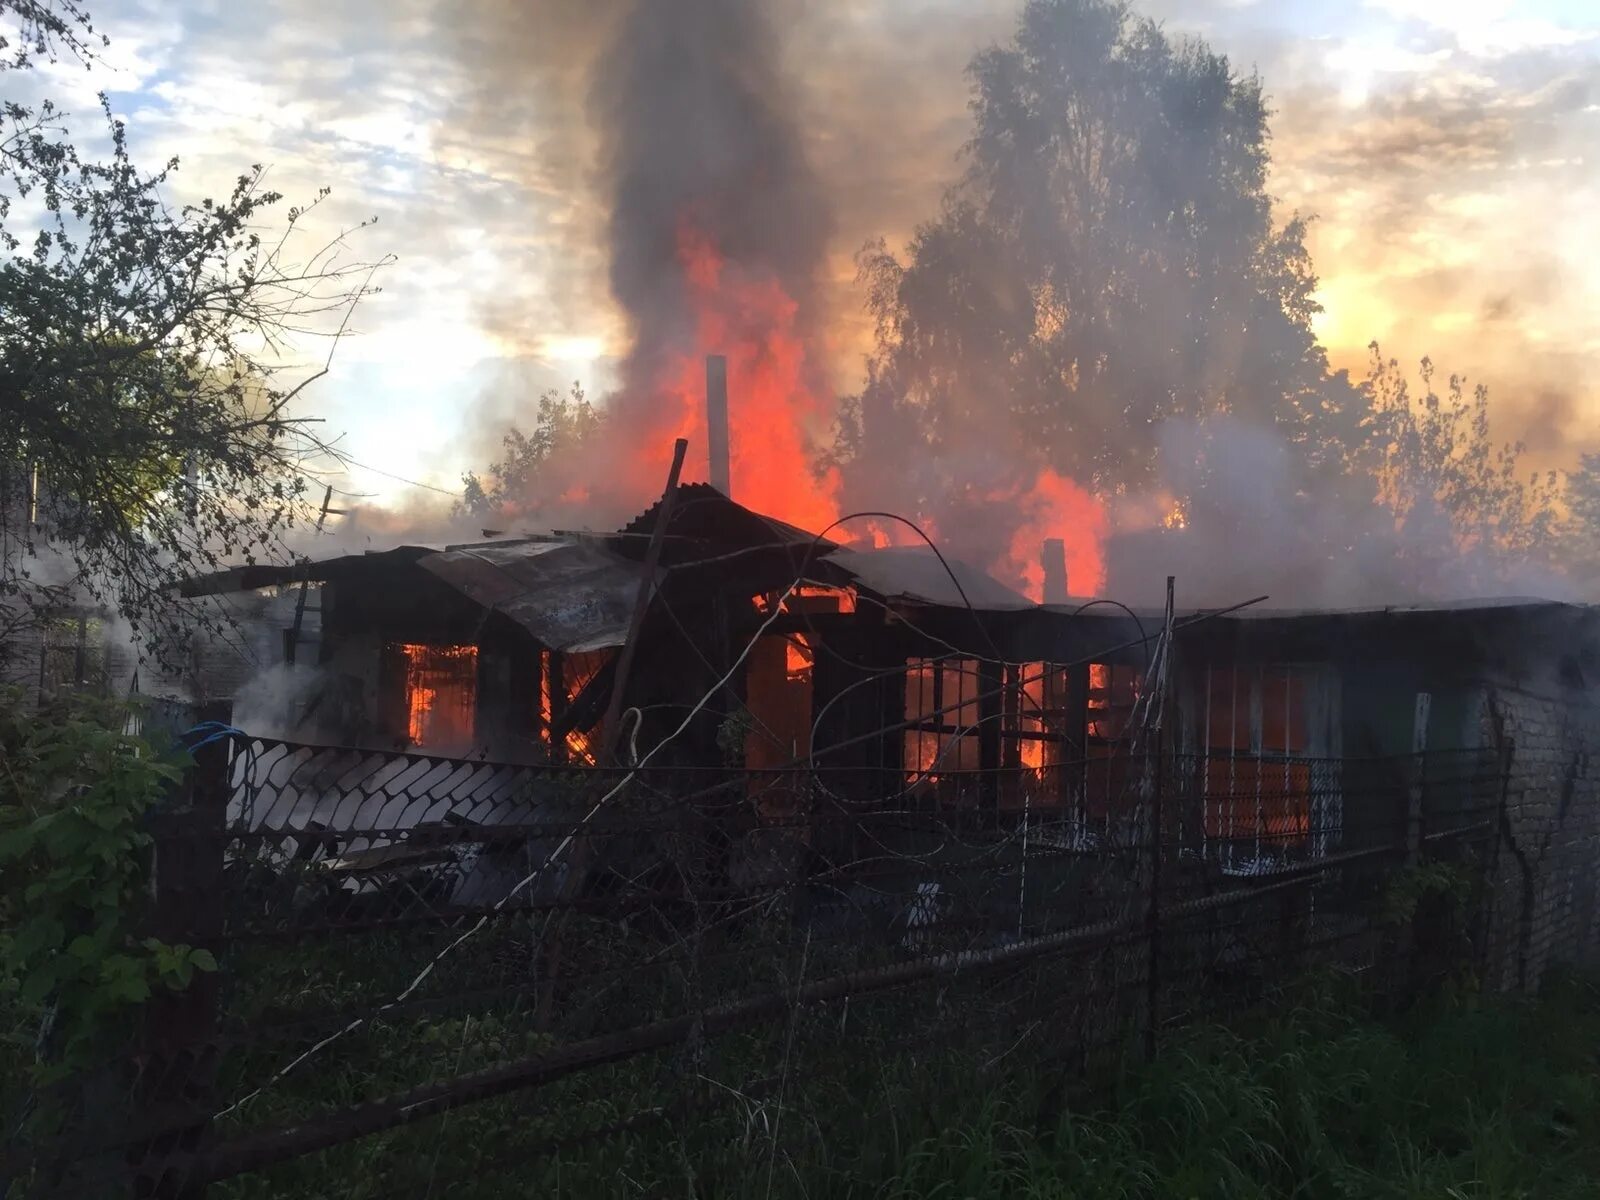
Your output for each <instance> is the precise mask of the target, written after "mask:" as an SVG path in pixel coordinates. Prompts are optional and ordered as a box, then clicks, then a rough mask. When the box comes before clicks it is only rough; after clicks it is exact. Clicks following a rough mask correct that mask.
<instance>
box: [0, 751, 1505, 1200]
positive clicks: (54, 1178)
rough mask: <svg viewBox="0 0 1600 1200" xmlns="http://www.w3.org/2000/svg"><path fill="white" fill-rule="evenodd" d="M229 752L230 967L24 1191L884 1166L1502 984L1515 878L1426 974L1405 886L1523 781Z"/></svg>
mask: <svg viewBox="0 0 1600 1200" xmlns="http://www.w3.org/2000/svg"><path fill="white" fill-rule="evenodd" d="M197 759H198V766H197V768H196V770H195V773H194V777H193V779H192V780H191V786H190V787H189V788H188V789H187V791H186V793H185V796H186V798H187V799H186V802H185V803H183V804H180V805H176V806H175V807H174V809H173V811H171V812H168V813H165V814H163V815H162V817H161V820H160V823H159V826H158V828H157V829H156V831H155V832H156V835H157V847H156V859H155V861H156V870H155V899H154V906H153V919H154V924H155V929H154V932H155V933H156V934H157V936H160V937H162V938H163V939H165V940H168V941H171V942H178V941H182V942H186V943H189V944H195V945H203V946H206V947H208V948H211V949H212V950H214V951H215V953H216V955H217V958H218V961H219V963H220V970H219V971H218V972H217V973H216V974H214V975H205V976H200V977H197V978H196V981H195V983H194V985H193V986H192V987H191V988H190V989H189V991H187V992H186V993H183V994H182V995H178V996H172V997H163V998H160V999H158V1000H156V1001H154V1002H152V1004H151V1005H150V1008H149V1011H148V1013H147V1014H146V1017H145V1020H144V1024H143V1027H142V1028H141V1029H140V1031H139V1035H138V1044H137V1045H136V1046H134V1047H132V1048H131V1049H130V1051H129V1053H128V1055H127V1056H126V1057H125V1058H123V1059H120V1060H118V1061H116V1062H113V1063H108V1064H107V1065H106V1069H105V1070H104V1071H102V1072H99V1073H98V1074H97V1075H95V1077H94V1078H92V1079H90V1080H75V1081H72V1083H71V1084H70V1086H71V1087H72V1088H75V1089H76V1091H75V1093H74V1095H75V1102H74V1104H73V1105H71V1106H69V1107H70V1111H71V1112H72V1113H73V1114H74V1116H73V1118H72V1119H71V1120H70V1121H68V1122H66V1124H65V1125H64V1126H63V1127H62V1128H59V1129H56V1130H49V1131H40V1132H36V1133H34V1134H33V1135H32V1144H31V1145H24V1146H23V1147H22V1152H21V1153H19V1154H17V1155H14V1156H13V1162H12V1166H11V1168H10V1169H9V1175H10V1178H11V1179H12V1181H13V1187H14V1189H15V1191H14V1194H15V1192H20V1194H23V1195H52V1194H61V1195H73V1196H84V1195H98V1194H108V1195H111V1194H115V1195H128V1194H137V1195H144V1196H185V1197H189V1196H200V1195H204V1196H207V1197H235V1196H237V1197H250V1196H267V1195H296V1196H330V1197H331V1196H349V1197H357V1196H359V1197H376V1196H401V1195H416V1196H426V1195H436V1194H439V1193H440V1192H442V1191H443V1190H444V1189H445V1188H446V1187H449V1186H458V1185H459V1184H460V1182H461V1181H462V1180H463V1179H470V1180H471V1185H472V1186H471V1194H472V1195H474V1196H494V1195H501V1194H504V1195H507V1196H511V1195H518V1196H520V1195H527V1194H533V1193H536V1192H538V1191H539V1190H540V1189H541V1187H559V1186H560V1185H561V1183H562V1181H564V1182H565V1185H566V1186H567V1187H569V1188H571V1187H576V1186H578V1183H579V1181H582V1180H583V1179H585V1178H588V1179H591V1180H597V1181H605V1180H609V1181H612V1182H615V1181H616V1180H617V1179H619V1178H624V1179H626V1180H628V1181H629V1183H630V1185H636V1187H630V1189H628V1190H635V1191H637V1192H641V1193H643V1194H651V1193H652V1192H654V1191H657V1190H664V1189H666V1188H667V1187H669V1186H670V1187H672V1188H674V1189H678V1190H682V1189H683V1188H684V1187H685V1186H686V1185H685V1183H684V1180H685V1178H686V1177H687V1178H690V1179H692V1180H693V1181H694V1184H695V1186H696V1187H698V1188H699V1189H700V1190H701V1191H702V1192H703V1193H705V1194H719V1193H738V1192H739V1191H740V1188H739V1187H738V1186H737V1183H736V1181H737V1180H739V1179H740V1178H742V1177H744V1176H743V1175H742V1173H748V1172H759V1173H760V1174H761V1177H762V1178H763V1179H764V1180H765V1181H766V1183H765V1185H764V1186H765V1190H767V1191H772V1190H773V1189H774V1188H776V1192H775V1193H774V1194H782V1191H783V1189H784V1187H785V1186H787V1178H788V1170H789V1167H788V1164H793V1163H795V1162H798V1161H802V1160H805V1161H812V1162H815V1161H819V1156H820V1160H826V1159H827V1158H828V1156H829V1155H832V1154H839V1153H841V1152H842V1147H845V1146H847V1145H849V1146H854V1147H855V1149H856V1151H858V1152H865V1151H863V1150H862V1145H863V1139H872V1138H888V1137H889V1136H890V1135H889V1134H888V1133H887V1132H886V1130H890V1129H892V1128H893V1127H895V1126H896V1125H897V1123H898V1120H899V1117H900V1116H908V1115H909V1114H910V1113H911V1112H912V1111H913V1110H916V1111H932V1108H931V1107H930V1106H932V1105H935V1104H936V1101H937V1097H938V1095H939V1094H940V1093H941V1092H948V1091H950V1090H952V1089H956V1090H960V1089H971V1088H973V1087H976V1086H982V1085H983V1082H984V1081H985V1080H990V1079H993V1078H995V1077H997V1076H998V1075H1000V1074H1003V1073H1005V1072H1009V1071H1012V1070H1017V1069H1028V1070H1035V1071H1037V1070H1049V1071H1054V1072H1057V1073H1059V1075H1060V1077H1061V1078H1062V1079H1065V1080H1079V1079H1089V1078H1092V1077H1093V1076H1094V1074H1095V1072H1096V1071H1097V1070H1099V1069H1100V1068H1101V1067H1103V1066H1105V1065H1107V1064H1109V1063H1111V1062H1113V1061H1115V1060H1116V1059H1117V1058H1119V1057H1120V1056H1121V1055H1122V1054H1124V1053H1126V1052H1128V1051H1129V1050H1134V1051H1143V1052H1152V1051H1154V1050H1156V1049H1157V1048H1158V1045H1159V1042H1160V1040H1161V1038H1162V1037H1163V1035H1164V1033H1165V1032H1166V1031H1167V1030H1168V1029H1170V1028H1172V1027H1173V1026H1175V1025H1177V1024H1180V1023H1182V1022H1187V1021H1194V1020H1198V1019H1202V1018H1216V1017H1228V1016H1230V1015H1234V1014H1238V1013H1241V1012H1245V1011H1248V1010H1249V1008H1250V1007H1251V1006H1252V1005H1255V1004H1258V1003H1260V1002H1261V1001H1262V1000H1263V998H1264V997H1266V996H1268V995H1270V994H1271V993H1272V991H1273V989H1274V988H1276V987H1278V986H1280V985H1282V984H1283V983H1285V982H1287V981H1290V980H1293V979H1295V978H1298V977H1300V976H1302V975H1303V974H1304V973H1305V972H1306V971H1308V970H1309V969H1311V968H1313V967H1316V966H1318V965H1319V964H1324V965H1338V966H1340V967H1342V968H1344V969H1346V970H1349V971H1354V972H1361V973H1365V974H1367V975H1369V976H1375V977H1380V982H1381V983H1382V986H1384V987H1407V986H1412V985H1414V984H1416V983H1417V979H1416V976H1417V973H1418V972H1424V973H1426V972H1437V971H1441V970H1451V969H1456V968H1460V967H1469V968H1471V967H1481V965H1482V964H1481V963H1478V962H1475V961H1474V958H1475V957H1476V956H1481V955H1482V954H1483V953H1485V952H1486V951H1485V947H1486V946H1487V944H1488V940H1489V939H1488V936H1487V933H1486V930H1487V929H1488V926H1489V923H1490V921H1491V914H1490V913H1489V911H1488V910H1489V907H1490V895H1489V892H1490V890H1491V889H1489V888H1487V886H1479V888H1478V892H1477V894H1476V895H1475V897H1474V899H1473V900H1472V903H1471V904H1469V905H1468V906H1467V908H1466V910H1465V911H1466V912H1467V914H1468V916H1467V918H1466V919H1465V920H1464V921H1463V922H1462V923H1460V926H1459V927H1458V928H1455V929H1454V930H1453V932H1452V933H1451V936H1450V937H1449V938H1438V937H1435V938H1432V939H1431V940H1429V942H1428V945H1427V947H1426V948H1425V949H1426V951H1427V952H1426V953H1424V952H1423V949H1424V947H1422V946H1421V941H1420V940H1419V939H1415V938H1411V937H1409V935H1408V934H1407V933H1406V932H1405V930H1404V929H1403V928H1401V927H1399V926H1397V925H1396V924H1395V923H1394V922H1393V921H1391V920H1390V919H1388V916H1387V915H1386V910H1385V897H1386V895H1387V894H1388V893H1389V891H1390V890H1391V888H1392V884H1393V881H1394V880H1395V879H1396V878H1398V877H1399V874H1398V873H1400V872H1402V871H1404V870H1405V869H1406V868H1407V866H1408V865H1411V866H1415V865H1418V864H1422V863H1425V862H1437V861H1450V862H1454V863H1456V864H1458V865H1459V866H1460V867H1461V868H1462V871H1461V875H1462V877H1463V878H1466V879H1469V880H1475V881H1477V882H1478V884H1479V885H1486V883H1487V881H1488V880H1490V879H1491V878H1492V875H1493V859H1494V856H1495V854H1496V843H1497V827H1498V822H1499V814H1500V812H1501V810H1502V808H1503V805H1504V803H1505V796H1506V792H1505V783H1506V779H1507V777H1508V774H1509V771H1510V762H1509V759H1508V758H1507V757H1505V756H1497V755H1493V754H1489V755H1485V754H1482V753H1462V754H1432V755H1428V756H1425V757H1408V758H1404V759H1393V760H1309V759H1300V760H1285V759H1283V758H1275V759H1271V760H1265V759H1262V760H1249V761H1248V762H1247V761H1246V760H1242V759H1240V760H1235V761H1233V762H1232V763H1231V764H1230V776H1229V778H1228V780H1226V781H1225V780H1223V779H1222V778H1221V777H1220V776H1219V775H1218V773H1217V772H1215V771H1213V770H1211V769H1210V768H1209V766H1208V764H1207V762H1206V761H1205V760H1204V759H1186V758H1183V757H1176V758H1174V757H1170V756H1168V757H1164V758H1161V759H1157V758H1156V757H1154V756H1153V755H1145V756H1140V757H1137V758H1129V759H1127V760H1126V761H1125V762H1124V763H1123V764H1122V768H1121V771H1122V773H1121V777H1120V782H1119V787H1118V793H1117V794H1118V798H1117V799H1115V800H1114V801H1113V802H1111V803H1109V804H1101V805H1098V806H1097V807H1096V808H1095V809H1090V808H1089V807H1087V806H1085V805H1083V804H1080V803H1075V802H1074V800H1073V797H1072V792H1071V789H1070V787H1063V786H1062V782H1061V780H1060V779H1059V778H1056V777H1054V776H1053V775H1052V772H1055V771H1077V772H1078V773H1079V774H1081V773H1082V771H1081V767H1082V764H1057V765H1053V766H1051V767H1046V768H1039V769H1026V768H1022V769H1017V770H1013V771H1007V772H998V773H997V772H972V773H960V772H951V773H947V774H944V775H942V776H938V777H929V776H926V775H922V776H911V777H908V776H906V775H904V774H902V773H899V772H862V771H851V772H832V773H830V772H821V771H817V772H797V771H786V772H750V771H745V770H738V769H733V768H728V769H692V770H689V769H685V770H643V771H637V772H629V771H602V770H594V769H557V768H549V767H531V766H517V765H504V764H495V763H487V762H471V761H457V760H448V759H439V758H430V757H421V756H412V755H402V754H392V753H373V752H368V751H362V750H355V749H344V748H328V747H316V746H304V745H295V744H291V743H286V742H280V741H271V740H264V739H249V740H233V741H219V742H217V743H215V744H213V745H210V746H207V747H205V748H204V749H203V750H201V751H199V753H198V755H197ZM1241 778H1244V779H1246V780H1247V781H1248V786H1244V785H1241V784H1240V782H1239V781H1240V779H1241ZM1429 955H1432V956H1433V957H1432V958H1430V957H1429ZM885 1153H889V1151H888V1150H885ZM619 1173H620V1174H619ZM774 1179H776V1183H774ZM580 1190H583V1189H580ZM590 1190H599V1191H603V1190H605V1188H604V1187H597V1188H595V1189H590Z"/></svg>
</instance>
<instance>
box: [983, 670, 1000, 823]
mask: <svg viewBox="0 0 1600 1200" xmlns="http://www.w3.org/2000/svg"><path fill="white" fill-rule="evenodd" d="M1004 691H1005V672H1004V669H1003V668H1002V667H1001V666H1000V664H999V663H997V662H989V661H987V660H986V661H984V662H981V663H979V664H978V767H979V770H980V774H979V776H978V779H979V784H978V801H979V806H980V807H981V808H982V810H983V812H984V814H985V821H986V822H994V821H996V820H997V819H998V817H999V813H1000V765H1001V764H1000V722H1001V720H1002V719H1003V711H1004V710H1003V702H1004V699H1005V695H1004Z"/></svg>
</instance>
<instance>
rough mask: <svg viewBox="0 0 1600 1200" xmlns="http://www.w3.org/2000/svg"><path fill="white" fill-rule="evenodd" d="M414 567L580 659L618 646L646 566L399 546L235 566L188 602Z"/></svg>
mask: <svg viewBox="0 0 1600 1200" xmlns="http://www.w3.org/2000/svg"><path fill="white" fill-rule="evenodd" d="M397 566H399V567H405V566H416V567H420V568H421V569H422V570H424V571H427V572H428V573H429V574H430V575H433V576H436V577H437V578H439V579H440V580H442V581H444V582H445V583H447V584H449V585H450V586H451V587H452V588H454V589H455V590H456V591H458V592H460V593H461V594H462V595H464V596H466V597H467V598H468V599H469V600H472V601H473V602H474V603H476V604H479V605H481V606H482V607H484V608H486V609H489V610H490V611H492V612H499V613H503V614H504V615H505V616H506V617H508V618H509V619H510V620H512V621H515V622H516V623H517V624H518V625H521V626H522V627H523V628H524V629H526V630H527V631H528V632H529V633H531V634H532V635H533V636H534V637H535V638H537V639H538V640H539V641H540V642H541V643H542V644H544V645H545V646H548V647H549V648H550V649H552V650H561V651H565V652H571V653H578V652H582V651H587V650H602V649H605V648H607V647H610V646H620V645H621V644H622V642H623V640H624V638H625V636H626V634H627V629H628V618H629V615H630V614H631V612H632V610H633V601H634V597H635V596H636V595H637V594H638V590H639V579H640V566H639V564H638V563H635V562H632V561H630V560H628V559H626V558H623V557H621V556H620V555H617V554H614V553H612V552H611V551H610V550H608V549H606V548H605V547H604V546H601V545H597V544H595V543H593V542H587V541H578V540H567V539H561V540H555V539H550V538H529V539H523V540H518V541H507V542H500V543H488V544H485V545H477V546H453V547H447V548H445V549H437V548H433V547H427V546H397V547H395V548H394V549H392V550H383V551H376V552H369V553H366V554H346V555H342V556H341V557H339V558H330V559H324V560H323V561H321V562H313V563H309V564H303V565H298V566H297V565H292V564H291V565H272V566H249V567H235V568H233V569H231V570H228V571H221V572H218V573H217V574H214V575H206V576H201V577H199V578H196V579H191V580H189V581H187V582H186V583H185V584H184V586H183V588H182V592H183V594H184V595H186V596H207V595H216V594H218V593H221V592H231V591H251V590H254V589H256V588H263V587H272V586H274V585H279V586H281V585H284V584H290V583H298V582H300V581H301V580H303V579H309V580H310V581H311V582H313V583H361V582H363V581H378V580H381V579H382V578H384V577H386V576H388V573H389V572H390V571H392V569H393V568H395V567H397Z"/></svg>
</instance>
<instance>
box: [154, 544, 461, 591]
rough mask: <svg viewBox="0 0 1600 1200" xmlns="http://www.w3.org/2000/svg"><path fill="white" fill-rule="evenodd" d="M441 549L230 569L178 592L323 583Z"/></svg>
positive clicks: (394, 550) (191, 580) (197, 577)
mask: <svg viewBox="0 0 1600 1200" xmlns="http://www.w3.org/2000/svg"><path fill="white" fill-rule="evenodd" d="M440 549H441V547H438V546H394V547H391V548H390V549H388V550H368V551H366V552H365V553H363V554H341V555H339V556H338V557H337V558H324V559H320V560H318V561H316V562H313V563H311V564H309V565H307V564H303V563H254V564H251V565H248V566H238V567H229V568H227V569H226V570H223V571H214V572H212V573H211V574H209V575H195V576H192V577H191V578H189V579H185V580H183V582H181V583H180V584H179V585H178V591H179V593H180V594H181V595H184V596H220V595H222V594H223V593H225V592H250V591H254V590H255V589H257V588H264V587H274V586H281V585H283V584H286V583H299V582H300V580H302V579H309V580H310V581H311V582H312V583H326V582H328V581H330V580H334V579H339V578H340V577H342V576H348V575H350V574H353V573H358V572H361V571H366V570H371V569H372V568H374V567H381V566H396V565H404V564H406V563H412V562H415V561H416V560H417V559H419V558H421V557H423V556H424V555H428V554H436V553H438V552H439V550H440Z"/></svg>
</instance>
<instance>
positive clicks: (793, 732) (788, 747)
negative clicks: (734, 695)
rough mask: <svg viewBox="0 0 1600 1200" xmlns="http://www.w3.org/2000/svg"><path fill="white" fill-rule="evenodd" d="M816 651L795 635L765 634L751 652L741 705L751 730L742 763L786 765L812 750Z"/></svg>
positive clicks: (759, 766) (758, 767)
mask: <svg viewBox="0 0 1600 1200" xmlns="http://www.w3.org/2000/svg"><path fill="white" fill-rule="evenodd" d="M814 661H815V654H814V652H813V650H812V648H811V642H810V640H809V639H808V638H807V637H806V636H805V635H804V634H799V633H792V634H769V635H767V636H766V637H763V638H760V639H759V640H758V641H757V642H756V644H755V646H754V648H753V649H752V650H751V651H750V660H749V668H748V672H747V674H746V675H745V703H746V706H747V707H748V709H749V712H750V718H751V722H752V728H751V729H750V731H749V733H748V734H747V735H746V737H745V766H746V767H748V768H749V769H751V770H753V771H755V770H764V769H771V768H775V767H786V766H788V765H789V764H790V763H792V762H795V761H796V760H798V759H801V758H803V757H805V756H806V755H807V754H808V753H810V750H811V677H812V666H813V663H814Z"/></svg>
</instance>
